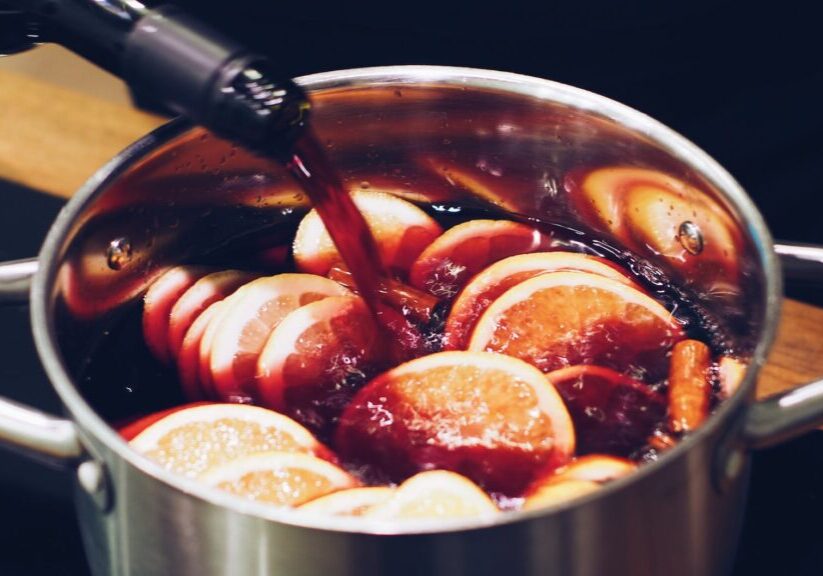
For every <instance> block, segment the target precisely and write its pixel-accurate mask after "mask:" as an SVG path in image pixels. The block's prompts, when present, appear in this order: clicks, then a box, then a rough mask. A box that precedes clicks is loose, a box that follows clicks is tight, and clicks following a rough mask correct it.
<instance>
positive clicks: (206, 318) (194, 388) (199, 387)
mask: <svg viewBox="0 0 823 576" xmlns="http://www.w3.org/2000/svg"><path fill="white" fill-rule="evenodd" d="M223 306H224V303H223V301H222V300H218V301H217V302H213V303H212V304H211V306H209V307H208V308H206V309H205V310H203V311H202V312H201V313H200V315H199V316H197V319H195V321H194V322H193V323H192V325H191V326H190V327H189V329H188V330H187V331H186V336H185V337H184V338H183V342H182V343H181V345H180V349H179V350H178V352H177V375H178V376H179V378H180V386H181V387H182V388H183V393H184V394H185V396H186V398H189V399H190V400H196V399H199V398H211V397H212V396H213V387H212V386H211V381H210V380H209V381H207V382H204V381H203V380H202V379H201V375H200V366H201V362H200V345H201V344H202V342H203V338H204V336H205V334H206V331H207V330H208V327H209V325H210V322H211V321H212V320H213V319H214V318H215V317H217V315H218V314H220V311H221V310H222V309H223ZM206 377H207V378H210V375H209V374H208V373H207V374H206Z"/></svg>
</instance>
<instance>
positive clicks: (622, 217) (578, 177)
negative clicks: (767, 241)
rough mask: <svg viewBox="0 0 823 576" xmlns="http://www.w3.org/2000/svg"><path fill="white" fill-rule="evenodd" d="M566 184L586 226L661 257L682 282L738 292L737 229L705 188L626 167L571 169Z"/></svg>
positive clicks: (710, 289)
mask: <svg viewBox="0 0 823 576" xmlns="http://www.w3.org/2000/svg"><path fill="white" fill-rule="evenodd" d="M566 188H567V190H568V191H569V193H570V195H571V199H572V202H573V203H574V205H575V206H576V207H577V209H578V212H579V213H580V215H581V216H583V219H584V220H585V221H587V222H588V223H589V224H590V225H592V226H594V227H596V228H599V229H601V230H605V231H608V232H610V233H611V234H613V235H614V236H615V237H616V238H617V239H618V240H619V241H620V242H621V243H623V244H624V245H625V246H627V247H628V248H630V249H632V250H634V251H635V252H638V253H639V254H643V255H651V256H654V257H655V258H656V259H658V260H663V261H665V262H666V263H667V264H668V265H669V266H670V268H671V269H673V270H675V271H677V273H678V275H679V277H680V279H681V280H683V281H685V282H687V283H690V284H696V285H697V286H698V287H699V288H700V289H702V290H703V291H705V292H709V293H711V294H714V295H720V296H723V295H725V296H728V295H735V294H739V292H740V286H739V282H740V265H739V262H740V244H741V240H740V238H739V234H738V232H737V229H738V227H737V226H736V224H735V223H734V221H733V220H732V218H731V216H730V215H729V214H728V213H727V212H726V211H725V210H724V209H723V208H722V207H721V206H720V204H718V202H717V201H715V200H713V199H712V198H711V197H710V196H709V195H708V194H706V193H705V192H703V191H701V190H699V189H698V188H696V187H694V186H692V185H690V184H688V183H686V182H684V181H683V180H680V179H678V178H675V177H673V176H671V175H669V174H666V173H663V172H659V171H656V170H648V169H645V168H637V167H631V166H614V167H607V168H599V169H595V170H589V171H576V172H572V173H571V174H570V175H569V176H568V177H567V179H566Z"/></svg>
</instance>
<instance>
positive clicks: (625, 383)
mask: <svg viewBox="0 0 823 576" xmlns="http://www.w3.org/2000/svg"><path fill="white" fill-rule="evenodd" d="M546 377H547V378H548V379H549V380H551V382H552V384H554V387H555V388H556V389H557V391H558V392H559V393H560V396H562V397H563V401H564V402H565V403H566V407H567V408H568V410H569V414H571V417H572V420H573V421H574V429H575V432H576V433H577V451H578V453H579V454H587V453H598V452H607V453H610V454H620V455H624V456H627V455H629V454H630V453H631V452H632V451H634V450H635V449H637V447H638V446H640V445H642V444H643V443H644V442H645V439H646V437H647V436H648V435H649V434H650V433H651V432H652V430H653V429H654V427H655V425H657V424H658V423H660V422H661V421H662V420H663V419H664V418H665V416H666V407H667V401H666V398H665V397H664V396H663V395H661V394H658V393H657V392H655V391H653V390H652V389H651V388H650V387H649V386H648V385H646V384H644V383H643V382H639V381H637V380H635V379H633V378H630V377H629V376H625V375H623V374H620V373H618V372H615V371H614V370H611V369H609V368H604V367H602V366H584V365H578V366H570V367H568V368H561V369H560V370H555V371H553V372H549V373H548V374H546Z"/></svg>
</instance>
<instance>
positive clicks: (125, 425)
mask: <svg viewBox="0 0 823 576" xmlns="http://www.w3.org/2000/svg"><path fill="white" fill-rule="evenodd" d="M208 404H211V403H210V402H190V403H188V404H182V405H180V406H173V407H171V408H168V409H166V410H160V411H159V412H153V413H152V414H147V415H144V416H140V417H137V418H130V419H128V420H126V421H125V422H122V423H120V424H117V425H115V428H116V429H117V433H118V434H120V436H122V437H123V439H124V440H126V441H131V440H132V439H133V438H134V437H135V436H137V435H138V434H140V433H141V432H142V431H143V430H145V429H146V428H148V427H149V426H151V425H152V424H154V423H155V422H157V421H158V420H162V419H163V418H165V417H166V416H168V415H170V414H174V413H175V412H179V411H180V410H186V409H187V408H193V407H195V406H206V405H208Z"/></svg>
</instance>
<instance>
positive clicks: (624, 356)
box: [468, 272, 683, 379]
mask: <svg viewBox="0 0 823 576" xmlns="http://www.w3.org/2000/svg"><path fill="white" fill-rule="evenodd" d="M682 338H683V330H682V328H681V327H680V325H679V324H678V323H677V321H676V320H675V319H674V318H673V317H672V315H671V314H670V313H669V312H668V311H667V310H666V309H665V308H663V306H661V305H660V304H659V303H658V302H656V301H655V300H653V299H652V298H650V297H649V296H647V295H646V294H644V293H643V292H641V291H640V290H638V289H636V288H633V287H631V286H629V285H627V284H626V283H624V282H619V281H617V280H614V279H612V278H606V277H604V276H600V275H597V274H591V273H588V272H549V273H546V274H541V275H539V276H535V277H534V278H531V279H529V280H525V281H524V282H521V283H520V284H517V285H515V286H514V287H513V288H510V289H509V290H507V291H506V292H505V293H504V294H503V295H502V296H500V297H499V298H497V300H495V301H494V302H493V303H492V304H491V306H489V307H488V309H487V310H486V311H485V312H484V313H483V315H482V316H481V317H480V319H479V320H478V321H477V325H476V327H475V329H474V332H473V333H472V336H471V339H470V341H469V346H468V349H469V350H477V351H480V350H486V351H489V352H499V353H502V354H508V355H510V356H514V357H516V358H520V359H522V360H525V361H527V362H529V363H530V364H532V365H534V366H537V367H538V368H540V369H541V370H542V371H544V372H549V371H551V370H556V369H558V368H563V367H565V366H569V365H574V364H599V365H605V366H609V367H611V368H615V369H617V370H621V371H624V370H636V371H639V370H647V371H648V372H649V373H650V374H651V376H652V379H654V378H659V377H663V376H665V375H666V373H667V371H668V353H669V350H670V349H671V347H672V345H674V343H675V342H677V341H678V340H680V339H682Z"/></svg>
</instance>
